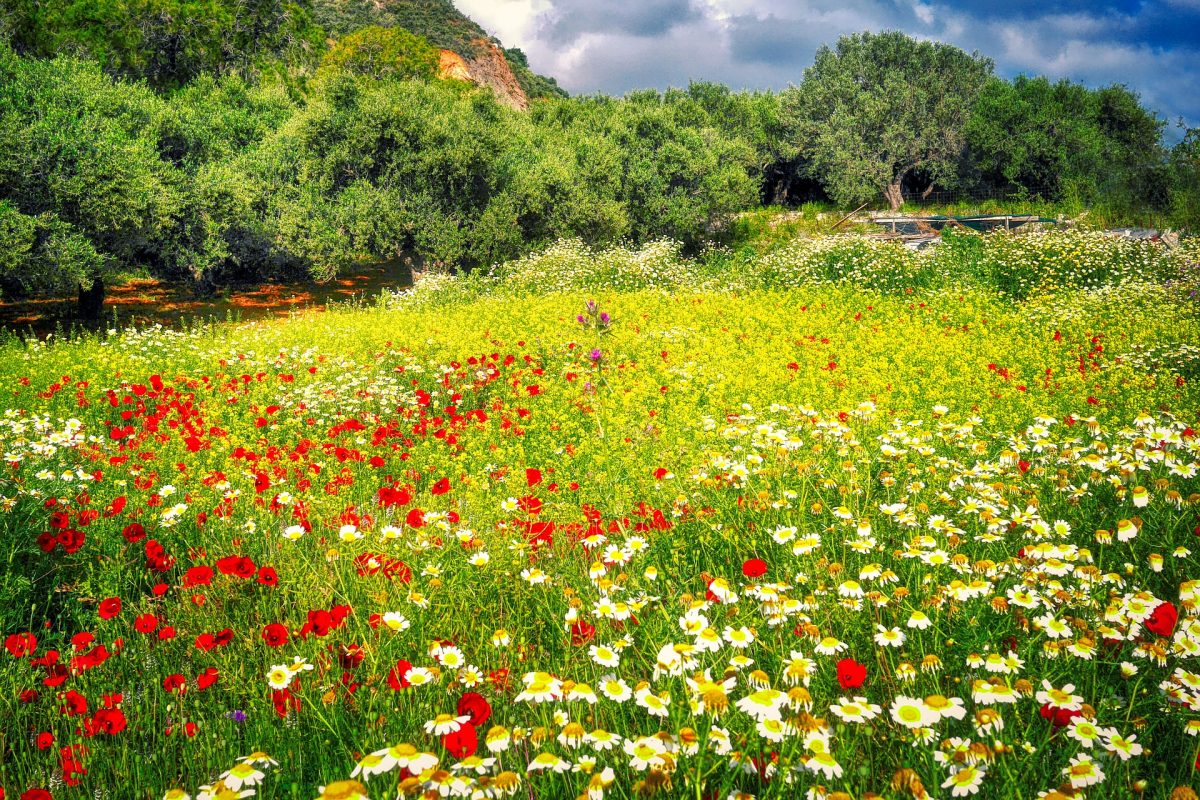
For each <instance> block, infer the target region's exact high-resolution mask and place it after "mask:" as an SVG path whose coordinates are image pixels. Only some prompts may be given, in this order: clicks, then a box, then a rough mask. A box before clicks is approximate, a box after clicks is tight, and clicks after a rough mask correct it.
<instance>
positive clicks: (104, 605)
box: [100, 597, 121, 619]
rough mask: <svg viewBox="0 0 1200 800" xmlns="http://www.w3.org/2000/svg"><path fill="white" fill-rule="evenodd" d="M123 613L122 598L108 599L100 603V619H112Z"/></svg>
mask: <svg viewBox="0 0 1200 800" xmlns="http://www.w3.org/2000/svg"><path fill="white" fill-rule="evenodd" d="M120 613H121V598H119V597H108V598H105V599H104V600H101V601H100V619H112V618H113V617H115V616H117V615H118V614H120Z"/></svg>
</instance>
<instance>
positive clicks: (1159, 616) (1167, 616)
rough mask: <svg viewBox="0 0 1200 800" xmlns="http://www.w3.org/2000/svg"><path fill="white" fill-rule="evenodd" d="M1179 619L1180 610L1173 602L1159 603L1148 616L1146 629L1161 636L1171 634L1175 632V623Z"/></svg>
mask: <svg viewBox="0 0 1200 800" xmlns="http://www.w3.org/2000/svg"><path fill="white" fill-rule="evenodd" d="M1178 621H1179V611H1177V610H1176V609H1175V606H1174V605H1173V604H1171V603H1166V602H1164V603H1159V605H1158V608H1156V609H1154V611H1153V613H1151V614H1150V616H1149V617H1147V618H1146V622H1145V623H1144V624H1145V626H1146V630H1148V631H1150V632H1151V633H1156V634H1158V635H1159V636H1170V635H1171V634H1172V633H1174V632H1175V623H1176V622H1178Z"/></svg>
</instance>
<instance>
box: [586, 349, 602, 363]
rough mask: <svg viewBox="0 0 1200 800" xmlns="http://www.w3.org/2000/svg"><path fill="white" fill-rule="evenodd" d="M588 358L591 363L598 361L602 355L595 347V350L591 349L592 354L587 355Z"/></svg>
mask: <svg viewBox="0 0 1200 800" xmlns="http://www.w3.org/2000/svg"><path fill="white" fill-rule="evenodd" d="M588 357H589V358H591V359H592V361H599V360H600V359H601V358H603V357H604V354H603V353H601V352H600V348H599V347H595V348H592V352H590V353H588Z"/></svg>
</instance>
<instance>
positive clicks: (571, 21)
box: [537, 0, 700, 44]
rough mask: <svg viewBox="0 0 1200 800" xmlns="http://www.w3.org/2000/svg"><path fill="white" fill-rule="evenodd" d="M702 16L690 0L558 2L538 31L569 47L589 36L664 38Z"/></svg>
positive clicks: (588, 0)
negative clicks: (614, 34) (572, 43)
mask: <svg viewBox="0 0 1200 800" xmlns="http://www.w3.org/2000/svg"><path fill="white" fill-rule="evenodd" d="M699 17H700V12H699V10H698V9H697V8H695V7H694V6H693V5H692V3H691V1H690V0H636V1H635V2H626V0H558V2H555V3H554V5H553V8H552V9H551V10H550V11H547V12H545V13H544V14H543V15H542V16H541V18H540V19H539V20H538V29H537V30H538V33H539V35H540V36H543V37H544V38H545V39H546V40H547V41H550V42H556V43H559V44H567V43H570V42H572V41H574V40H575V39H576V38H578V37H579V36H581V35H583V34H589V33H592V34H595V33H616V34H631V35H633V36H661V35H663V34H665V33H667V32H668V31H670V30H671V29H672V28H674V27H676V26H678V25H682V24H686V23H688V22H691V21H693V20H696V19H698V18H699Z"/></svg>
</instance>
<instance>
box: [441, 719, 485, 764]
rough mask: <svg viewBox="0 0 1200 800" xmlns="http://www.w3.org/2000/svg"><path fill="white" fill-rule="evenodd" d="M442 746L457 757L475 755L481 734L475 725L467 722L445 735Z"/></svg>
mask: <svg viewBox="0 0 1200 800" xmlns="http://www.w3.org/2000/svg"><path fill="white" fill-rule="evenodd" d="M442 746H443V747H445V748H446V752H448V753H450V755H452V756H454V757H455V758H467V757H468V756H473V755H475V748H477V747H478V746H479V734H478V733H476V731H475V726H474V725H471V724H466V725H463V726H462V727H461V728H459V729H458V730H456V731H453V732H451V733H447V734H446V735H445V736H443V737H442Z"/></svg>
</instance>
